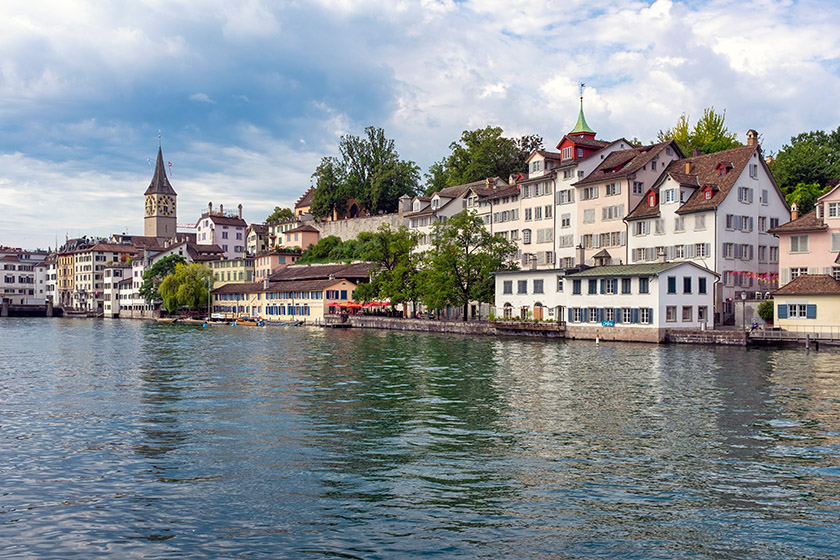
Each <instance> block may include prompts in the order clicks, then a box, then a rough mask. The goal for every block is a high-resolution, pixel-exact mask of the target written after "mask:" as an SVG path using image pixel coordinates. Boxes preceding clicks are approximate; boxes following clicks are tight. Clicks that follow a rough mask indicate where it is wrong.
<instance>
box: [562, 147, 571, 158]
mask: <svg viewBox="0 0 840 560" xmlns="http://www.w3.org/2000/svg"><path fill="white" fill-rule="evenodd" d="M572 150H573V148H572V146H567V147H565V148H563V159H572V155H573V152H572Z"/></svg>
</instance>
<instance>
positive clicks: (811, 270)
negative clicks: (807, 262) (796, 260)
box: [808, 266, 820, 275]
mask: <svg viewBox="0 0 840 560" xmlns="http://www.w3.org/2000/svg"><path fill="white" fill-rule="evenodd" d="M819 273H820V268H819V267H818V266H809V267H808V274H810V275H814V274H819Z"/></svg>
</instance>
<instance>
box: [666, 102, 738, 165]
mask: <svg viewBox="0 0 840 560" xmlns="http://www.w3.org/2000/svg"><path fill="white" fill-rule="evenodd" d="M725 120H726V111H723V113H717V112H715V108H714V107H707V108H705V109H703V116H702V117H700V119H699V120H698V121H697V122H696V123H695V124H694V128H691V123H690V121H689V116H688V115H686V114H685V113H683V114H682V115H680V117H679V118H678V119H677V122H676V124H675V125H674V127H673V128H670V129H668V130H660V131H659V134H658V135H657V138H658V140H659V141H660V142H665V141H667V140H675V141H676V142H677V146H679V147H680V150H682V152H683V153H684V154H686V155H687V156H691V154H692V153H693V152H694V150H695V149H697V150H701V151H702V152H703V153H704V154H713V153H715V152H722V151H724V150H729V149H731V148H737V147H738V146H742V145H743V144H741V143H740V142H739V141H738V139H737V138H738V135H737V133H735V132H730V131H729V129H728V128H726V125H725V123H724V121H725Z"/></svg>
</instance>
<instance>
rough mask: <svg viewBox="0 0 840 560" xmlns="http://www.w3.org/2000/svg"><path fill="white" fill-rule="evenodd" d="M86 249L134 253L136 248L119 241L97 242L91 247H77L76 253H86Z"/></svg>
mask: <svg viewBox="0 0 840 560" xmlns="http://www.w3.org/2000/svg"><path fill="white" fill-rule="evenodd" d="M88 251H109V252H111V253H127V254H128V253H131V254H133V253H136V252H137V248H136V247H134V245H122V244H119V243H97V244H96V245H94V246H93V247H88V248H87V249H79V250H78V251H76V252H77V253H87V252H88Z"/></svg>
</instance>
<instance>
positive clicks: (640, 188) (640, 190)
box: [633, 181, 645, 194]
mask: <svg viewBox="0 0 840 560" xmlns="http://www.w3.org/2000/svg"><path fill="white" fill-rule="evenodd" d="M644 192H645V184H644V183H643V182H641V181H634V182H633V194H644Z"/></svg>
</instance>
